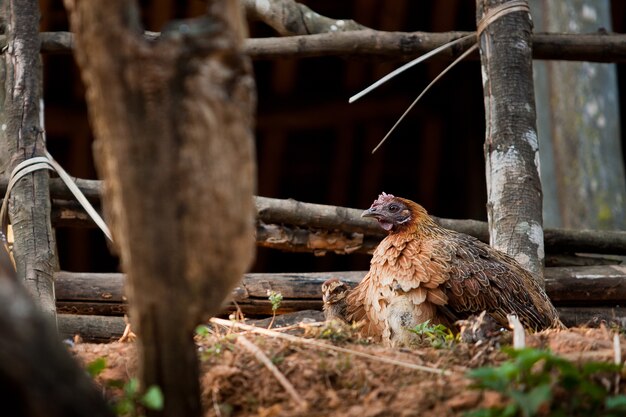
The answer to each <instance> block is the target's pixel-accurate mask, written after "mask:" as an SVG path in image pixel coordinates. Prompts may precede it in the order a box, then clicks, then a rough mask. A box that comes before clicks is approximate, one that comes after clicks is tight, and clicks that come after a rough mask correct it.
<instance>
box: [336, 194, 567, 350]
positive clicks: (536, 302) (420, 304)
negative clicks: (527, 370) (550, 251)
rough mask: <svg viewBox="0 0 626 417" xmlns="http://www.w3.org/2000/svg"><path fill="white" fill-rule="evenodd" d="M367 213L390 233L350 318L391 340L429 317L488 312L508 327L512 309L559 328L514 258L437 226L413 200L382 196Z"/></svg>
mask: <svg viewBox="0 0 626 417" xmlns="http://www.w3.org/2000/svg"><path fill="white" fill-rule="evenodd" d="M363 217H373V218H375V219H376V220H378V222H379V224H380V226H381V227H382V228H383V229H385V230H386V231H388V232H389V235H388V236H387V237H386V238H385V239H383V241H382V242H381V243H380V244H379V246H378V247H377V248H376V250H375V251H374V255H373V257H372V261H371V267H370V271H369V273H368V274H367V275H366V276H365V278H364V279H363V280H362V281H361V283H360V284H359V285H358V286H357V287H356V288H355V289H354V290H353V291H351V292H350V293H349V294H348V296H347V297H346V302H347V315H346V319H347V320H348V321H360V320H364V321H365V323H366V326H365V330H366V332H367V333H368V334H369V335H372V336H379V337H382V339H383V340H384V341H388V342H389V341H390V342H392V343H394V344H396V343H400V344H402V343H405V342H407V341H408V340H409V338H410V335H411V334H410V333H409V332H407V331H406V329H407V328H412V327H414V326H415V325H417V324H419V323H423V322H424V321H426V320H431V321H432V322H433V323H443V324H447V325H450V324H451V323H453V322H454V321H455V320H457V319H462V318H465V317H467V316H468V315H470V314H472V313H480V312H481V311H483V310H486V311H487V312H488V313H489V314H490V315H491V316H492V317H493V318H494V319H495V320H496V321H497V322H498V323H500V324H501V325H502V326H507V318H506V316H507V314H511V313H515V314H517V315H518V316H519V318H520V321H521V322H522V324H523V325H524V326H525V327H527V328H530V329H533V330H540V329H545V328H548V327H552V326H562V325H561V323H560V321H559V318H558V314H557V311H556V309H555V308H554V306H553V305H552V304H551V302H550V300H549V299H548V297H547V295H546V293H545V291H544V290H543V288H541V287H540V286H539V285H538V284H537V283H536V281H535V280H534V279H533V277H532V276H531V274H530V273H529V272H528V271H526V270H525V269H524V268H522V267H521V266H520V265H519V264H518V263H517V262H516V261H515V260H514V259H513V258H511V257H510V256H508V255H506V254H504V253H502V252H499V251H497V250H495V249H493V248H492V247H490V246H489V245H486V244H484V243H482V242H480V241H479V240H478V239H475V238H473V237H471V236H468V235H465V234H462V233H458V232H454V231H452V230H448V229H445V228H443V227H441V226H439V225H437V224H436V223H435V222H434V220H433V219H432V218H431V217H430V216H429V215H428V213H427V212H426V210H425V209H424V208H423V207H422V206H420V205H419V204H417V203H414V202H413V201H410V200H406V199H403V198H398V197H394V196H392V195H389V194H385V193H383V194H381V195H380V196H379V198H378V199H377V200H376V201H374V203H373V204H372V206H371V207H370V208H369V209H368V210H366V211H365V212H364V213H363Z"/></svg>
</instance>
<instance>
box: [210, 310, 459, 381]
mask: <svg viewBox="0 0 626 417" xmlns="http://www.w3.org/2000/svg"><path fill="white" fill-rule="evenodd" d="M210 321H211V323H214V324H218V325H220V326H224V327H228V328H238V329H240V330H245V331H249V332H252V333H257V334H262V335H264V336H270V337H275V338H277V339H283V340H287V341H290V342H293V343H298V344H303V345H309V346H315V347H318V348H321V349H325V350H332V351H335V352H341V353H348V354H350V355H354V356H360V357H362V358H366V359H368V360H372V361H375V362H382V363H387V364H390V365H396V366H401V367H404V368H408V369H414V370H416V371H422V372H428V373H431V374H436V375H445V376H450V375H452V373H451V372H450V371H447V370H444V369H437V368H433V367H430V366H423V365H417V364H414V363H410V362H404V361H399V360H397V359H393V358H388V357H385V356H374V355H370V354H369V353H365V352H359V351H357V350H353V349H346V348H342V347H339V346H335V345H331V344H329V343H324V342H321V341H319V340H317V339H305V338H303V337H298V336H293V335H290V334H285V333H280V332H277V331H274V330H268V329H264V328H262V327H255V326H250V325H248V324H243V323H239V322H236V321H229V320H224V319H219V318H217V317H214V318H212V319H211V320H210Z"/></svg>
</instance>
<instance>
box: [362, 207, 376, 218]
mask: <svg viewBox="0 0 626 417" xmlns="http://www.w3.org/2000/svg"><path fill="white" fill-rule="evenodd" d="M377 216H378V213H376V209H372V208H371V207H370V208H368V209H367V210H365V211H364V212H363V213H361V217H377Z"/></svg>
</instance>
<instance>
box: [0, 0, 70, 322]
mask: <svg viewBox="0 0 626 417" xmlns="http://www.w3.org/2000/svg"><path fill="white" fill-rule="evenodd" d="M1 13H2V19H3V21H2V26H3V30H2V31H3V32H4V33H6V34H7V36H8V40H7V47H6V49H5V50H3V53H2V58H1V59H0V65H1V66H2V71H0V73H1V75H0V77H2V84H3V87H4V88H3V90H2V92H0V95H1V98H0V143H1V145H0V158H1V159H0V168H1V169H2V170H3V172H4V175H5V176H6V177H8V175H9V174H10V173H11V171H12V170H13V168H14V167H15V166H16V165H17V164H19V163H20V162H22V161H24V160H26V159H29V158H33V157H37V156H43V155H44V151H45V146H46V144H45V143H44V137H43V129H42V126H41V123H40V114H39V112H40V99H41V94H40V92H41V71H40V67H41V60H40V57H39V31H38V27H39V5H38V2H37V1H36V0H3V1H2V2H1ZM48 179H49V175H48V172H47V171H45V170H43V171H35V172H33V173H31V174H28V175H26V176H25V177H24V178H22V179H21V180H20V181H19V182H18V183H17V184H16V186H15V187H14V188H13V191H12V193H11V199H10V202H9V216H10V221H11V224H12V225H13V234H14V239H15V242H14V257H15V261H16V265H17V272H18V277H19V279H21V280H23V281H24V282H25V283H26V287H27V288H28V290H29V291H30V293H31V294H33V295H34V296H35V297H36V298H37V299H38V301H39V304H40V305H41V307H42V309H43V310H44V312H45V313H46V314H47V315H48V317H50V318H51V320H53V321H54V320H55V316H56V310H55V300H54V283H53V274H54V272H55V271H56V270H57V269H58V265H57V262H58V261H57V257H56V244H55V238H54V233H53V232H52V227H51V225H50V193H49V188H48Z"/></svg>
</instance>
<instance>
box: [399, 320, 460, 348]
mask: <svg viewBox="0 0 626 417" xmlns="http://www.w3.org/2000/svg"><path fill="white" fill-rule="evenodd" d="M408 330H409V331H410V332H411V333H415V334H416V335H418V336H420V338H422V340H428V341H429V342H430V345H431V346H432V347H434V348H437V349H440V348H444V347H450V346H451V345H452V343H453V342H454V340H455V336H454V333H452V331H451V330H450V329H448V328H447V327H446V326H444V325H443V324H431V323H430V320H426V321H425V322H424V323H420V324H418V325H417V326H415V327H414V328H412V329H408Z"/></svg>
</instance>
